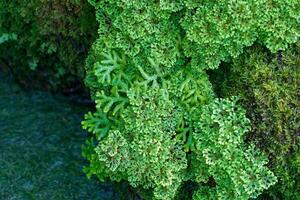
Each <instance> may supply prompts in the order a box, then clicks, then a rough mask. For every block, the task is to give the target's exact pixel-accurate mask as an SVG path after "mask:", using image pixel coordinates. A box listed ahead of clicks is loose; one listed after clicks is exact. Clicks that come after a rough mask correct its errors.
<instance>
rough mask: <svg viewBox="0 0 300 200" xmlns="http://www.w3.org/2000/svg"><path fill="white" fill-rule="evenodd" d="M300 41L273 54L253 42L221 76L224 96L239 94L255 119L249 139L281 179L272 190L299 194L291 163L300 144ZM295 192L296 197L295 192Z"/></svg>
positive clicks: (283, 195) (281, 194)
mask: <svg viewBox="0 0 300 200" xmlns="http://www.w3.org/2000/svg"><path fill="white" fill-rule="evenodd" d="M299 45H300V43H299V42H298V43H297V44H296V45H292V46H290V48H289V50H286V51H283V52H281V51H280V52H278V53H277V54H271V53H270V52H268V51H266V50H265V49H263V48H261V47H259V46H254V47H252V48H250V49H249V50H247V51H246V52H245V53H244V54H243V55H242V56H240V57H239V58H237V59H236V60H234V62H233V63H232V64H231V65H229V67H230V69H229V70H228V71H227V73H225V70H224V69H226V68H223V69H222V70H220V71H219V74H218V75H217V76H219V75H220V73H222V74H225V75H224V77H226V78H224V79H223V80H222V81H220V80H219V81H217V82H216V83H215V84H216V85H217V86H218V90H219V92H220V95H221V96H223V97H226V96H231V95H240V97H241V102H242V104H243V105H244V106H245V107H246V108H247V115H248V117H249V119H250V120H251V122H252V126H253V128H252V130H251V132H250V133H249V134H248V136H247V137H248V141H254V142H255V143H256V144H257V146H258V147H260V149H262V150H264V151H265V152H266V153H267V155H268V156H269V158H270V160H271V162H270V166H271V167H272V168H273V169H274V172H275V174H276V176H277V177H278V179H279V183H278V185H277V186H275V187H273V189H272V190H271V191H270V192H271V193H273V194H274V193H275V194H276V196H277V197H281V198H283V199H298V198H296V196H294V195H296V194H297V193H299V191H298V189H297V188H299V187H300V185H299V181H296V180H297V178H295V177H297V174H298V172H297V170H299V169H300V168H299V166H298V169H297V167H296V166H297V165H295V164H293V161H292V160H293V159H292V158H294V157H295V155H294V154H295V153H293V152H295V151H297V149H298V148H299V130H300V118H299V116H300V107H299V105H300V98H299V94H300V90H299V85H300V46H299ZM294 197H295V198H294Z"/></svg>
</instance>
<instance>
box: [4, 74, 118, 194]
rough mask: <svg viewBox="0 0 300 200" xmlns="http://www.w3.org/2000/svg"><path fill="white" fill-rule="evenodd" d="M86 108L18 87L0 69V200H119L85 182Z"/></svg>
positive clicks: (105, 188)
mask: <svg viewBox="0 0 300 200" xmlns="http://www.w3.org/2000/svg"><path fill="white" fill-rule="evenodd" d="M86 111H87V109H86V108H83V107H78V105H77V106H75V105H71V104H70V103H68V102H67V101H66V100H63V98H59V101H58V100H57V97H56V98H55V97H53V96H52V95H50V94H49V93H44V92H37V91H30V92H24V91H22V90H21V89H20V88H19V87H18V86H17V85H16V84H13V82H12V81H10V80H9V78H8V76H5V75H4V73H3V72H1V69H0V199H1V200H2V199H3V200H4V199H5V200H7V199H17V200H19V199H22V200H27V199H47V200H51V199H59V200H63V199H68V200H70V199H80V200H86V199H93V200H96V199H101V200H106V199H109V200H111V199H119V198H118V197H117V194H116V193H115V192H114V190H113V189H112V186H111V185H110V184H108V183H107V184H102V185H100V183H99V182H98V181H96V180H88V179H87V178H86V177H85V175H84V173H83V172H82V166H83V165H84V160H83V159H82V158H81V149H80V146H81V145H82V144H83V143H84V140H85V139H86V135H85V134H84V132H83V131H82V130H81V127H80V121H81V120H82V117H83V113H85V112H86Z"/></svg>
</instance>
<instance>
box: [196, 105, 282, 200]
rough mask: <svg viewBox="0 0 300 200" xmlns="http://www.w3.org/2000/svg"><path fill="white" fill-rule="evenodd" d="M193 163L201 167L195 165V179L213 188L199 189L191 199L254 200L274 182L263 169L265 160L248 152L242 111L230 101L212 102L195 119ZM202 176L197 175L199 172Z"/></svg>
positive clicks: (248, 122) (273, 178) (273, 177)
mask: <svg viewBox="0 0 300 200" xmlns="http://www.w3.org/2000/svg"><path fill="white" fill-rule="evenodd" d="M196 116H197V119H198V121H196V122H195V127H196V130H195V132H194V133H193V136H194V138H195V141H196V159H197V160H198V162H199V163H201V162H203V161H204V163H205V164H204V165H203V164H197V165H194V167H195V168H199V169H196V172H197V173H195V179H196V180H201V181H202V180H205V182H208V181H209V177H213V179H214V181H215V184H216V185H215V187H212V188H209V187H208V188H206V187H204V188H202V187H200V189H199V191H198V192H197V193H196V194H195V196H194V199H199V200H200V199H249V198H256V197H257V196H258V195H259V194H261V192H262V191H263V190H264V189H267V188H269V187H270V186H271V185H273V184H274V183H275V182H276V181H277V180H276V177H275V176H274V175H273V173H272V172H270V171H269V170H268V168H267V167H265V166H264V165H265V164H267V159H266V157H264V156H262V155H260V154H259V152H258V151H257V150H255V149H254V147H253V146H250V147H249V148H247V147H246V146H245V144H244V142H243V140H244V134H245V133H246V132H248V131H249V129H250V121H249V120H248V119H247V118H245V111H244V110H242V109H241V108H240V107H238V106H237V105H236V99H233V100H231V101H230V100H228V99H225V100H215V101H214V102H213V103H212V104H210V105H208V106H204V107H203V109H202V110H201V112H200V113H199V114H198V115H196ZM201 171H202V172H204V174H203V173H202V174H201V173H198V172H201Z"/></svg>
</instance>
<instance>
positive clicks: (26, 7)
mask: <svg viewBox="0 0 300 200" xmlns="http://www.w3.org/2000/svg"><path fill="white" fill-rule="evenodd" d="M96 26H97V23H96V21H95V17H94V11H93V8H92V7H91V6H90V5H89V4H88V3H87V2H86V1H81V0H80V1H73V0H64V1H59V0H54V1H53V0H27V1H22V0H16V1H6V0H0V44H1V45H0V59H1V60H4V61H5V62H6V63H7V64H9V65H10V66H11V67H12V69H13V71H14V74H15V77H16V78H17V79H18V80H19V81H20V82H28V83H39V84H35V85H39V86H40V87H44V88H45V87H46V88H48V87H52V88H54V89H55V88H56V87H58V86H62V85H63V86H65V87H70V86H71V84H77V85H78V82H81V80H82V79H83V77H84V74H85V72H84V67H83V65H84V60H85V57H86V54H87V52H88V49H89V46H90V44H91V42H93V40H94V38H95V33H96ZM8 33H13V34H10V35H8ZM16 36H18V38H17V40H16ZM8 39H9V40H8ZM11 39H13V40H11ZM4 41H6V42H5V43H3V42H4Z"/></svg>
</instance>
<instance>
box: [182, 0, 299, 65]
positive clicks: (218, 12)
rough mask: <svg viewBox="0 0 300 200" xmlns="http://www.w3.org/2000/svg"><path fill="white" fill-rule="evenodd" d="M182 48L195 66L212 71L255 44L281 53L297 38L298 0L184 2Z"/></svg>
mask: <svg viewBox="0 0 300 200" xmlns="http://www.w3.org/2000/svg"><path fill="white" fill-rule="evenodd" d="M185 3H186V6H187V10H186V14H185V17H184V19H183V20H182V26H183V27H184V30H185V31H186V39H185V40H184V42H183V43H184V48H185V49H186V51H185V52H186V55H188V56H191V57H192V59H193V60H192V61H193V62H194V63H195V66H196V67H197V66H204V67H205V65H208V66H209V67H211V68H216V67H217V66H218V65H219V64H220V61H228V60H229V59H230V58H232V57H237V56H238V55H239V54H241V53H242V52H243V49H244V48H245V47H247V46H251V45H252V44H253V43H254V42H256V41H257V42H259V43H261V44H263V45H265V46H267V47H268V48H269V49H270V50H271V51H272V52H276V51H278V50H284V49H286V48H287V45H288V44H290V43H295V42H296V41H297V40H298V39H299V35H300V27H299V22H300V13H299V8H300V2H299V1H298V0H256V1H252V0H239V1H236V0H218V1H200V2H197V1H195V0H186V1H185Z"/></svg>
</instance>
